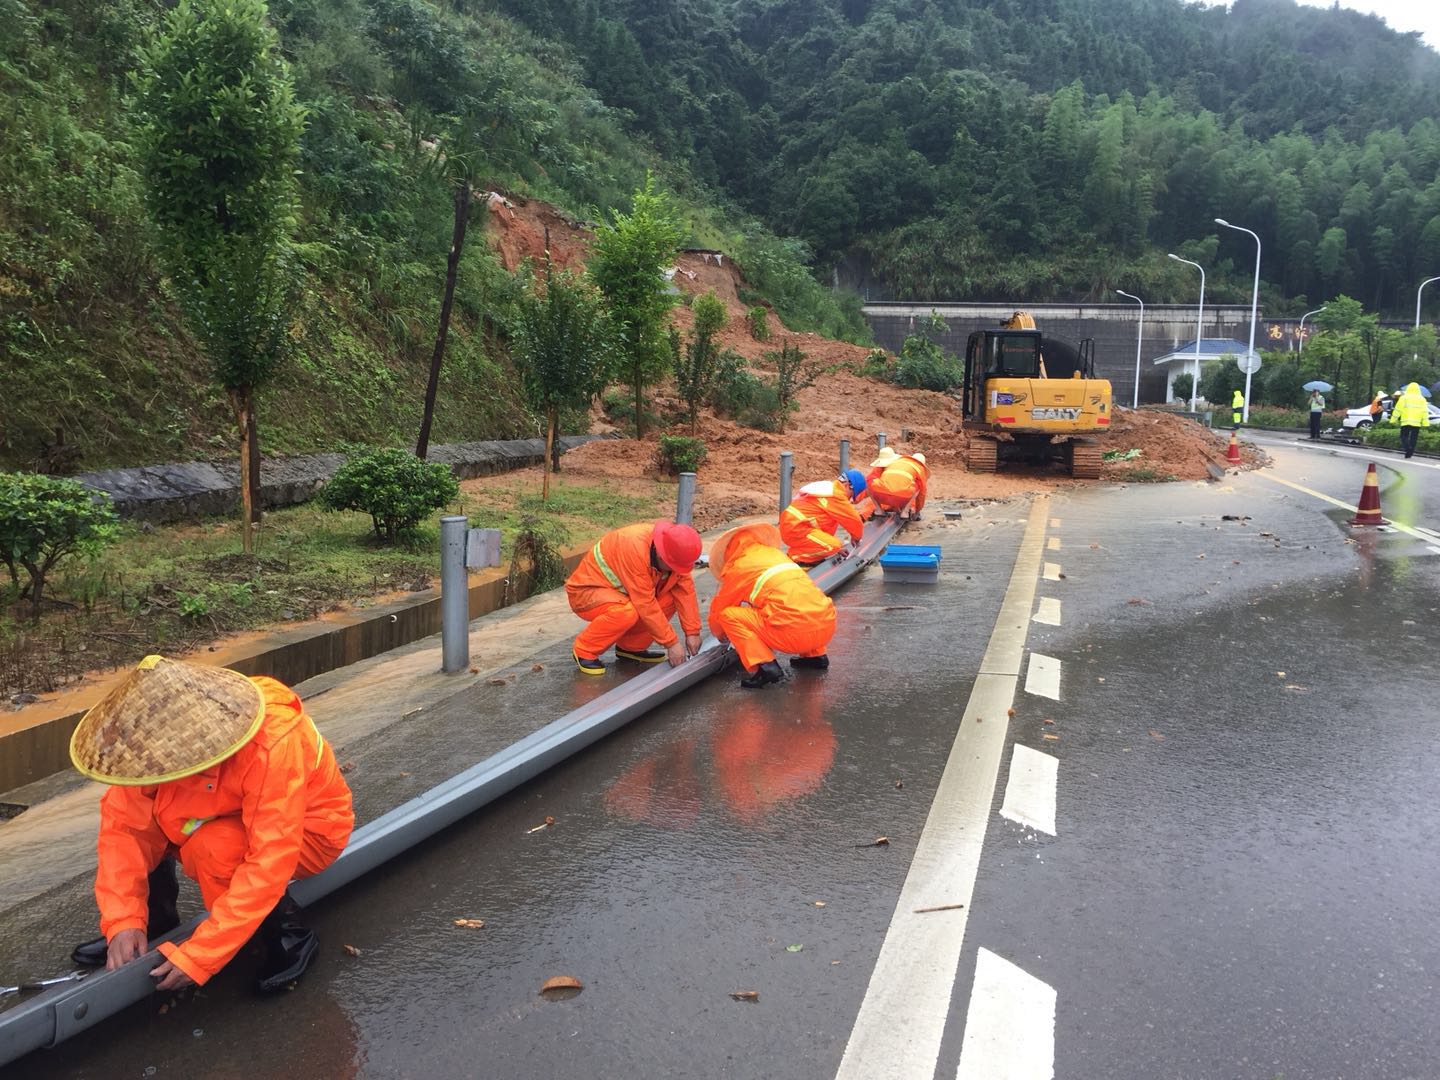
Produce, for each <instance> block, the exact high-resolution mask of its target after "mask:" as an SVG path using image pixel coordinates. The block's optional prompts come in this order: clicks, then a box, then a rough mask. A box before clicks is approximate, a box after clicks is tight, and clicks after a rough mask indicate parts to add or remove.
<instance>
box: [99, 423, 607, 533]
mask: <svg viewBox="0 0 1440 1080" xmlns="http://www.w3.org/2000/svg"><path fill="white" fill-rule="evenodd" d="M604 437H605V436H603V435H563V436H561V438H560V448H561V450H562V452H563V451H566V450H573V449H575V447H577V446H583V445H584V444H585V443H587V442H590V441H591V440H592V439H600V438H604ZM544 457H545V440H544V439H507V440H502V441H497V442H469V443H446V444H444V445H441V446H432V447H431V448H430V455H429V459H430V460H431V461H437V462H441V463H443V464H445V465H449V466H450V471H451V472H453V473H454V474H455V475H456V476H457V477H459V478H460V479H461V480H468V479H470V478H471V477H474V476H490V475H493V474H495V473H502V472H508V471H510V470H511V469H523V468H527V467H528V466H531V465H539V464H540V463H541V462H542V461H543V460H544ZM344 462H345V455H344V454H306V455H303V456H301V457H292V458H274V459H266V460H265V462H264V464H262V465H261V468H260V505H261V508H262V509H265V510H273V509H275V508H276V507H280V506H294V505H295V504H297V503H303V502H307V501H308V500H310V499H312V498H314V497H315V494H316V493H317V492H318V491H319V490H320V488H321V487H323V486H324V484H325V481H326V480H328V479H330V477H331V476H333V475H334V474H335V470H336V469H338V468H339V467H340V466H341V465H342V464H344ZM76 479H77V480H79V481H80V482H81V483H82V484H87V485H89V486H90V487H92V488H95V489H97V490H99V491H105V492H108V493H109V494H110V497H111V498H112V499H113V500H114V501H115V510H116V512H117V513H119V514H120V515H121V516H122V517H128V518H134V519H136V520H139V521H152V522H164V521H183V520H186V519H190V518H199V517H208V516H213V515H222V514H233V513H235V512H236V511H237V510H239V508H240V466H239V463H238V462H224V463H221V464H210V463H208V462H202V461H192V462H182V463H176V464H170V465H144V466H141V467H139V468H134V469H103V470H101V471H99V472H89V473H81V474H80V475H79V476H77V477H76Z"/></svg>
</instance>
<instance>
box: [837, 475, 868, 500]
mask: <svg viewBox="0 0 1440 1080" xmlns="http://www.w3.org/2000/svg"><path fill="white" fill-rule="evenodd" d="M841 478H842V479H843V480H844V481H845V482H846V483H847V484H849V485H850V498H852V499H858V498H859V497H860V496H861V495H863V494H865V474H864V473H862V472H861V471H860V470H859V469H846V470H845V472H844V473H843V474H842V477H841Z"/></svg>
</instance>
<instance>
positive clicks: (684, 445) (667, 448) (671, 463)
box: [655, 435, 705, 476]
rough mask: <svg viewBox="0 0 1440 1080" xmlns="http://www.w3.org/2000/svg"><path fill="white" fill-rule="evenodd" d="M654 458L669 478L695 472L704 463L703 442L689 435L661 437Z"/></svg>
mask: <svg viewBox="0 0 1440 1080" xmlns="http://www.w3.org/2000/svg"><path fill="white" fill-rule="evenodd" d="M655 456H656V458H657V459H658V461H659V462H660V467H661V468H662V469H664V470H665V471H666V472H667V473H669V474H670V475H671V476H679V475H680V474H681V473H682V472H697V471H698V470H699V468H700V466H701V465H703V464H704V463H705V440H704V439H697V438H694V437H693V436H690V435H661V436H660V448H659V450H658V451H656V454H655Z"/></svg>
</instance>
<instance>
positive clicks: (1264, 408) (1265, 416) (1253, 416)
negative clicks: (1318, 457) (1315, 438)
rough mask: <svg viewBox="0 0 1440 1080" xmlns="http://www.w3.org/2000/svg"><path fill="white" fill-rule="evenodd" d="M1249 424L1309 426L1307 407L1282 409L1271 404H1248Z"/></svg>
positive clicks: (1263, 426) (1269, 426)
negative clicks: (1302, 408)
mask: <svg viewBox="0 0 1440 1080" xmlns="http://www.w3.org/2000/svg"><path fill="white" fill-rule="evenodd" d="M1250 426H1251V427H1262V428H1286V429H1291V428H1293V429H1296V430H1299V429H1301V428H1307V427H1309V426H1310V410H1309V409H1304V410H1301V409H1282V408H1276V407H1275V406H1273V405H1252V406H1250Z"/></svg>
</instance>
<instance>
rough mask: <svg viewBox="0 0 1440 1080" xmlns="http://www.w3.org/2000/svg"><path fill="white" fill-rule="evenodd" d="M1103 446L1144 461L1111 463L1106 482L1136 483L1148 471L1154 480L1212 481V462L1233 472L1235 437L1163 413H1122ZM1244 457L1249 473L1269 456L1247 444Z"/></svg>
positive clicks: (1105, 472)
mask: <svg viewBox="0 0 1440 1080" xmlns="http://www.w3.org/2000/svg"><path fill="white" fill-rule="evenodd" d="M1101 441H1102V442H1104V443H1105V448H1106V450H1119V451H1125V450H1139V451H1140V456H1139V457H1137V458H1132V459H1130V460H1128V461H1107V462H1105V464H1104V466H1103V468H1102V469H1101V473H1100V475H1101V477H1102V479H1107V480H1126V479H1133V478H1135V474H1136V473H1143V472H1146V471H1148V472H1153V473H1155V474H1157V475H1156V476H1154V477H1148V478H1150V479H1163V478H1164V477H1166V476H1173V477H1174V478H1175V479H1177V480H1204V479H1206V478H1207V477H1208V476H1209V472H1208V470H1207V469H1206V464H1207V463H1208V464H1214V465H1218V466H1220V467H1221V468H1226V467H1227V466H1226V462H1225V448H1226V446H1227V445H1228V444H1229V442H1230V434H1229V432H1216V431H1211V430H1210V429H1208V428H1206V427H1204V426H1202V425H1201V424H1198V423H1196V422H1195V421H1194V420H1191V419H1190V418H1189V417H1187V416H1179V415H1177V414H1175V413H1171V412H1165V411H1164V410H1160V409H1140V410H1138V411H1136V410H1133V409H1116V410H1115V416H1114V420H1113V421H1112V426H1111V428H1110V434H1109V435H1108V436H1105V437H1103V438H1102V440H1101ZM1240 456H1241V458H1243V459H1244V462H1245V464H1244V466H1243V467H1244V468H1249V469H1253V468H1257V467H1258V466H1260V465H1261V464H1263V463H1264V458H1263V455H1262V454H1261V453H1260V452H1259V451H1257V450H1256V449H1255V448H1254V447H1252V446H1246V445H1245V444H1244V443H1242V444H1241V447H1240Z"/></svg>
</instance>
